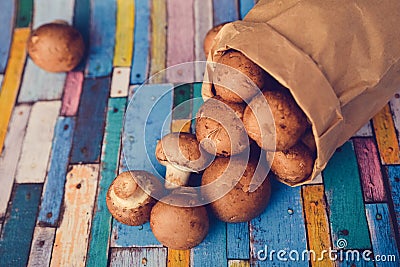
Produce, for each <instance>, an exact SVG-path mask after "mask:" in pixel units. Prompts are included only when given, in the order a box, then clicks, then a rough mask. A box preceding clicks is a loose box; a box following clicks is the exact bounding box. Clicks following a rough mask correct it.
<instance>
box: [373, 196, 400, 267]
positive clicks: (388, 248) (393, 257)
mask: <svg viewBox="0 0 400 267" xmlns="http://www.w3.org/2000/svg"><path fill="white" fill-rule="evenodd" d="M365 209H366V213H367V219H368V225H369V232H370V234H371V241H372V249H373V251H374V256H375V264H376V266H377V267H380V266H385V267H386V266H387V267H391V266H393V267H396V266H399V263H400V254H399V248H398V247H397V245H396V237H395V232H394V228H393V224H392V220H391V217H390V212H389V208H388V205H387V204H386V203H379V204H366V205H365ZM378 257H379V258H378ZM389 257H390V259H389Z"/></svg>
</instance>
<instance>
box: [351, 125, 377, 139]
mask: <svg viewBox="0 0 400 267" xmlns="http://www.w3.org/2000/svg"><path fill="white" fill-rule="evenodd" d="M372 136H373V134H372V128H371V123H370V122H368V123H367V124H365V125H364V126H363V127H361V129H360V130H358V131H357V132H356V133H355V134H354V137H372Z"/></svg>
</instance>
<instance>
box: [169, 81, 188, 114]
mask: <svg viewBox="0 0 400 267" xmlns="http://www.w3.org/2000/svg"><path fill="white" fill-rule="evenodd" d="M191 98H192V85H190V84H183V85H179V86H175V88H174V106H173V110H172V120H181V119H183V120H190V119H191V116H192V105H191V104H192V101H191V100H190V99H191Z"/></svg>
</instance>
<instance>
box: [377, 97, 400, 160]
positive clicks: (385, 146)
mask: <svg viewBox="0 0 400 267" xmlns="http://www.w3.org/2000/svg"><path fill="white" fill-rule="evenodd" d="M372 123H373V125H374V131H375V136H376V141H377V144H378V148H379V154H380V156H381V161H382V164H399V163H400V158H399V153H400V152H399V151H400V149H399V144H398V142H397V136H396V130H395V127H394V122H393V118H392V113H391V111H390V107H389V105H386V106H385V107H384V108H383V109H382V110H381V111H380V112H379V113H378V114H376V115H375V116H374V117H373V118H372Z"/></svg>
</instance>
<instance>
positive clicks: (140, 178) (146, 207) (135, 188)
mask: <svg viewBox="0 0 400 267" xmlns="http://www.w3.org/2000/svg"><path fill="white" fill-rule="evenodd" d="M162 190H163V189H162V185H161V182H160V181H159V180H158V179H157V177H155V176H154V175H152V174H151V173H148V172H146V171H139V170H135V171H127V172H123V173H121V174H119V175H118V176H117V177H116V178H115V179H114V181H113V182H112V184H111V185H110V188H109V189H108V192H107V196H106V203H107V207H108V210H109V211H110V213H111V215H112V216H113V217H114V218H115V219H116V220H117V221H119V222H121V223H123V224H127V225H142V224H144V223H145V222H147V221H149V219H150V211H151V209H152V207H153V206H154V204H155V203H156V202H157V201H156V199H155V198H153V197H152V196H155V197H156V196H157V197H161V193H162Z"/></svg>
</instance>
